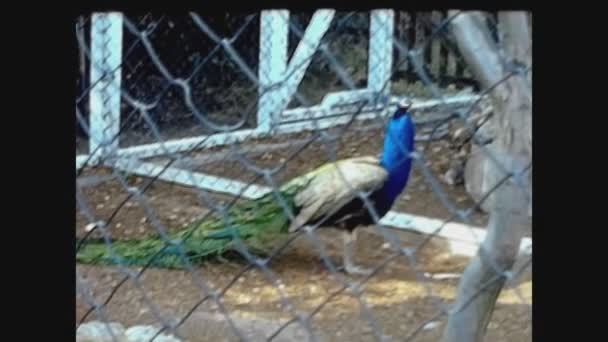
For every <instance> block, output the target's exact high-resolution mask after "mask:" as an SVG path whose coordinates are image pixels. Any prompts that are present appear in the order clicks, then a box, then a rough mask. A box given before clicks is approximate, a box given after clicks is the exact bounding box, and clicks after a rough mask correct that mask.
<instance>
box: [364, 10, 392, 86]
mask: <svg viewBox="0 0 608 342" xmlns="http://www.w3.org/2000/svg"><path fill="white" fill-rule="evenodd" d="M394 17H395V14H394V12H393V10H373V11H371V14H370V26H369V50H368V54H367V55H368V66H367V88H368V89H369V90H371V91H373V92H376V93H379V92H382V93H383V94H384V95H388V94H389V93H390V83H388V85H387V86H386V87H384V85H385V84H386V83H387V82H388V80H390V78H391V70H392V68H393V30H394Z"/></svg>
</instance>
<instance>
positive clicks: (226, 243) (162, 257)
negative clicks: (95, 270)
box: [76, 171, 316, 269]
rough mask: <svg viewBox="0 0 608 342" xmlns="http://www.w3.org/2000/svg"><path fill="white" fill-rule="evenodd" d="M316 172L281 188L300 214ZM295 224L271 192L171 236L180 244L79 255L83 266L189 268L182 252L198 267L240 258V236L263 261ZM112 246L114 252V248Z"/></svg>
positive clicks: (161, 242)
mask: <svg viewBox="0 0 608 342" xmlns="http://www.w3.org/2000/svg"><path fill="white" fill-rule="evenodd" d="M315 173H316V171H312V172H309V173H308V174H305V175H303V176H301V177H297V178H295V179H293V180H292V181H290V182H288V183H287V184H285V185H284V186H283V187H281V189H279V192H280V194H281V195H282V197H283V199H284V200H285V201H284V203H285V204H286V205H287V207H289V209H290V210H292V212H293V214H294V215H297V208H295V206H294V203H293V199H294V196H295V194H296V193H297V192H298V191H299V190H300V189H301V188H302V187H304V186H305V185H306V184H308V182H309V181H310V179H312V177H313V176H314V174H315ZM289 224H290V220H289V217H288V215H287V214H286V213H285V210H284V207H283V206H282V205H281V204H280V203H279V201H278V200H277V198H276V196H275V193H273V192H270V193H268V194H266V195H264V196H262V197H260V198H257V199H252V200H247V201H245V202H241V203H237V204H235V205H233V206H232V207H231V208H230V209H228V211H227V214H226V215H225V217H223V216H220V215H219V214H214V215H211V216H209V217H208V218H206V219H203V220H201V221H199V222H195V223H193V224H191V225H189V226H188V227H187V228H185V229H183V230H180V231H179V232H175V233H172V234H169V238H170V239H171V241H172V242H174V243H166V242H165V241H166V240H165V239H162V238H161V237H160V236H155V237H149V238H144V239H137V240H118V241H112V243H111V245H110V246H108V245H107V244H106V243H105V242H104V240H103V239H97V240H89V241H87V242H85V244H84V245H83V246H82V247H81V249H80V250H79V251H78V252H77V254H76V261H77V262H79V263H82V264H95V265H114V264H117V263H120V264H122V265H125V266H144V265H146V264H148V263H150V261H151V259H152V258H153V257H154V259H153V260H152V262H151V263H150V266H153V267H158V268H169V269H183V268H185V267H186V265H185V263H184V262H183V259H182V257H181V256H180V253H179V247H178V246H181V248H182V251H183V252H184V254H185V255H186V257H187V258H188V260H189V262H190V263H191V264H193V265H197V264H200V263H202V262H204V261H206V260H211V259H215V260H218V259H222V258H224V259H227V258H231V257H234V256H236V257H239V256H240V254H239V253H238V250H237V247H238V245H237V243H236V240H235V235H236V236H238V238H239V239H240V241H241V242H242V243H243V244H244V245H245V246H246V247H247V249H248V251H249V252H250V253H252V254H254V255H257V256H264V255H267V254H268V253H269V252H270V250H271V249H272V247H273V246H274V245H275V244H276V243H277V241H278V240H280V239H281V238H284V237H285V236H286V235H287V233H288V228H289ZM109 247H111V249H110V248H109Z"/></svg>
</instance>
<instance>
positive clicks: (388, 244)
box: [382, 242, 391, 249]
mask: <svg viewBox="0 0 608 342" xmlns="http://www.w3.org/2000/svg"><path fill="white" fill-rule="evenodd" d="M389 248H391V244H390V243H388V242H385V243H383V244H382V249H389Z"/></svg>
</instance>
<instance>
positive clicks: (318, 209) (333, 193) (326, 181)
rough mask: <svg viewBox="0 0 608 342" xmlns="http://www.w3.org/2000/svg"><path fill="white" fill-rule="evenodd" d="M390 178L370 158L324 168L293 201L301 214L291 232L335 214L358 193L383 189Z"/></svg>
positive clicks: (321, 168)
mask: <svg viewBox="0 0 608 342" xmlns="http://www.w3.org/2000/svg"><path fill="white" fill-rule="evenodd" d="M387 176H388V173H387V171H386V170H385V169H384V168H383V167H382V166H380V164H379V161H378V159H376V158H374V157H370V156H367V157H357V158H350V159H343V160H340V161H336V162H331V163H328V164H325V165H323V166H321V167H320V168H318V169H317V170H315V171H314V176H313V177H312V178H311V180H310V182H309V183H308V185H307V186H306V187H304V188H303V189H302V190H300V191H299V192H298V193H297V194H296V196H295V198H294V202H295V205H296V206H297V207H299V208H300V212H299V214H298V216H297V217H296V219H295V220H294V222H292V224H291V227H290V231H293V230H295V229H297V228H298V227H300V226H302V225H304V224H306V223H307V222H310V221H312V220H316V219H319V218H321V217H323V216H324V215H327V214H331V213H335V212H336V211H338V210H339V209H340V208H342V207H343V206H345V205H346V204H348V203H349V202H351V201H352V200H353V199H354V198H355V197H357V193H358V192H359V191H363V192H370V191H374V190H376V189H378V188H380V187H382V185H383V184H384V182H385V180H386V178H387Z"/></svg>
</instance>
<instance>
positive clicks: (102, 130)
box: [76, 10, 531, 255]
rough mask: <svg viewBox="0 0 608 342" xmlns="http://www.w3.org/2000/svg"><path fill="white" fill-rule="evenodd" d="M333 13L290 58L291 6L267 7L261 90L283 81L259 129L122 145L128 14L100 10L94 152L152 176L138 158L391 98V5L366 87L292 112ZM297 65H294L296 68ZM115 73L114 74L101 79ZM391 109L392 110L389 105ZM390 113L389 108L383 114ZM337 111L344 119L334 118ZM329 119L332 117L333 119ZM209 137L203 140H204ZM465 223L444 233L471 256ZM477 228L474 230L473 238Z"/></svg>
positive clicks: (401, 223)
mask: <svg viewBox="0 0 608 342" xmlns="http://www.w3.org/2000/svg"><path fill="white" fill-rule="evenodd" d="M334 14H335V11H334V10H318V11H316V12H315V14H314V15H313V17H312V19H311V21H310V24H309V25H308V27H307V28H306V31H305V32H304V36H303V39H302V40H303V41H305V43H303V42H300V44H299V45H298V47H297V48H296V50H295V52H294V54H293V57H292V58H291V60H290V61H288V58H287V51H288V47H287V42H288V33H289V26H288V20H289V11H287V10H269V11H262V13H261V21H260V31H261V32H260V39H262V41H264V42H265V43H264V44H263V46H260V55H259V75H258V76H259V82H260V89H265V88H267V87H270V86H272V85H276V84H277V83H278V84H280V86H278V87H274V88H272V90H270V91H265V92H263V91H260V98H259V105H258V126H257V127H256V128H254V129H243V130H239V131H235V132H229V133H219V134H214V135H211V136H199V137H192V138H185V139H176V140H170V141H166V142H162V143H153V144H145V145H140V146H134V147H128V148H120V147H119V141H118V138H116V139H115V140H113V141H112V142H111V143H110V142H109V139H110V138H111V137H113V136H114V135H116V134H117V133H118V131H119V125H120V89H121V73H120V70H119V71H118V72H115V73H110V71H112V70H114V69H117V68H118V67H119V65H120V63H121V59H122V33H123V17H122V14H121V13H95V14H93V17H92V25H91V28H92V29H91V66H92V67H91V78H90V79H91V82H97V80H100V81H99V82H97V83H96V85H95V86H94V87H93V88H92V89H91V94H90V97H89V107H90V112H89V113H90V118H89V122H90V143H89V149H90V150H89V151H90V152H91V153H92V151H95V150H96V149H97V148H98V146H99V145H100V144H102V146H101V147H100V148H99V154H96V155H95V156H93V158H92V159H94V160H97V159H98V158H100V157H101V156H104V155H105V156H108V155H112V156H116V157H118V158H115V159H114V162H112V164H111V165H112V167H116V168H118V169H121V170H123V171H127V172H131V173H134V174H137V175H141V176H148V177H154V176H156V175H157V174H158V173H160V172H161V170H162V168H163V167H162V166H161V165H159V164H155V163H150V162H143V161H141V160H139V159H140V158H149V157H153V156H158V155H161V154H165V153H166V152H169V153H176V152H180V151H186V150H190V149H191V148H192V147H193V146H195V145H197V144H200V148H207V147H211V146H221V145H227V144H231V143H234V142H238V141H244V140H247V139H250V138H255V137H260V136H267V135H269V134H286V133H293V132H300V131H304V130H313V129H320V128H321V129H323V128H329V127H332V126H335V125H339V124H343V123H346V122H347V121H348V120H349V117H348V116H339V115H341V114H348V113H352V106H350V108H349V106H348V104H349V103H352V102H354V101H360V100H361V99H362V98H366V97H368V96H372V95H375V94H378V92H380V91H383V92H384V94H385V95H387V96H388V95H389V93H390V89H389V88H388V87H386V88H385V89H382V86H383V85H384V84H385V83H386V82H387V81H388V79H389V78H390V74H391V67H392V56H393V44H392V36H393V18H394V14H393V11H392V10H374V11H372V12H371V15H370V40H371V41H370V44H369V49H370V51H369V53H368V56H369V61H368V63H369V66H370V67H369V68H368V70H369V71H368V73H369V74H368V80H369V82H368V87H367V88H365V89H356V90H350V91H342V92H334V93H330V94H327V95H326V96H325V97H324V99H323V100H322V101H321V103H320V104H319V105H315V106H312V107H308V108H295V109H286V108H287V105H288V103H289V102H290V101H291V99H292V97H293V96H294V94H295V91H296V89H297V87H298V85H299V84H300V82H301V80H302V78H303V76H304V73H305V71H306V68H307V67H308V64H309V63H310V60H311V59H310V58H309V57H310V56H311V55H312V54H313V53H314V52H315V51H316V49H317V48H318V47H319V44H320V42H321V39H322V37H323V35H324V34H325V32H327V30H328V29H329V26H330V24H331V21H332V19H333V17H334ZM296 67H297V69H294V68H296ZM109 74H112V75H113V77H106V78H103V76H104V75H106V76H107V75H109ZM477 98H478V96H476V95H467V96H455V97H452V98H448V99H446V101H447V102H450V103H452V104H466V103H470V102H472V101H474V100H476V99H477ZM398 100H399V99H398V98H396V97H390V98H389V104H392V105H394V104H395V103H396V102H397V101H398ZM440 103H441V102H440V101H437V100H431V101H424V102H420V101H414V105H413V108H414V109H416V108H419V109H421V108H429V107H434V106H437V105H439V104H440ZM390 109H392V108H389V110H390ZM383 114H387V113H383ZM336 115H338V116H336ZM377 115H378V108H377V107H376V108H375V107H373V106H369V107H364V109H363V113H361V114H360V115H359V116H358V117H357V119H358V120H365V119H369V118H372V117H376V116H377ZM328 116H331V117H328ZM203 140H205V141H204V143H201V142H202V141H203ZM88 157H89V156H87V155H79V156H77V157H76V168H80V167H81V166H82V165H83V163H84V162H85V160H87V158H88ZM159 178H160V179H162V180H165V181H168V182H173V183H178V184H182V185H186V186H192V187H198V188H201V189H205V190H211V191H215V192H220V193H228V194H238V193H241V192H242V191H243V190H244V189H246V190H244V192H243V196H244V197H246V198H255V197H257V196H259V195H261V194H263V193H265V192H266V191H269V189H267V188H265V187H261V186H252V185H249V186H247V185H246V184H244V183H242V182H239V181H237V180H233V179H226V178H222V177H217V176H212V175H208V174H204V173H200V172H192V171H189V170H183V169H179V168H176V167H169V168H168V169H167V170H165V172H164V173H162V175H160V176H159ZM382 223H383V224H386V225H388V226H392V227H395V228H400V229H407V230H413V231H418V232H421V233H429V232H430V231H432V230H434V229H436V228H437V225H438V224H441V220H436V219H432V218H425V217H420V216H415V215H409V214H404V213H396V212H390V213H389V214H387V216H386V217H385V218H384V219H383V220H382ZM472 229H473V230H471V229H470V227H467V226H464V225H461V224H456V223H452V224H448V225H446V227H445V228H444V229H443V230H442V231H441V232H440V233H439V234H438V236H441V237H445V238H447V239H448V240H449V241H450V243H455V244H458V246H462V244H463V243H464V244H465V245H467V246H469V247H470V248H468V249H466V248H465V250H462V251H461V252H458V251H456V252H458V253H459V254H465V255H469V254H470V255H472V254H471V253H473V254H474V253H475V252H476V248H477V246H479V243H480V242H481V241H483V234H484V232H483V230H480V229H479V228H474V227H473V228H472ZM471 231H473V232H476V233H474V234H473V235H476V236H473V235H472V234H471ZM530 247H531V240H529V239H528V240H524V242H523V243H522V250H525V251H527V250H528V249H529V248H530Z"/></svg>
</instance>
